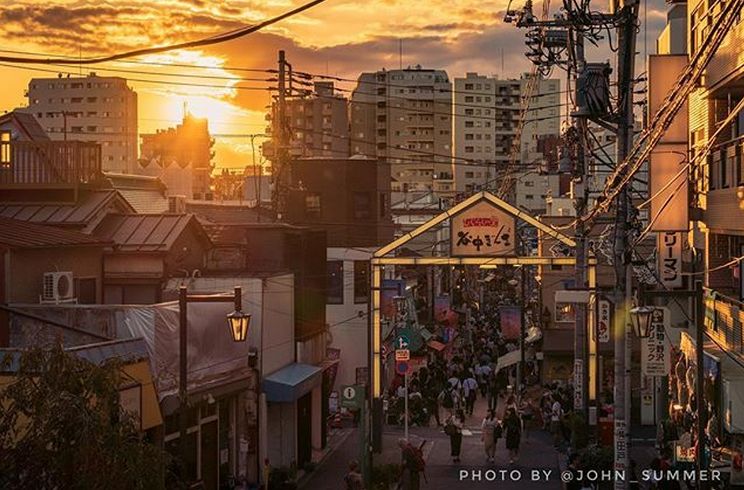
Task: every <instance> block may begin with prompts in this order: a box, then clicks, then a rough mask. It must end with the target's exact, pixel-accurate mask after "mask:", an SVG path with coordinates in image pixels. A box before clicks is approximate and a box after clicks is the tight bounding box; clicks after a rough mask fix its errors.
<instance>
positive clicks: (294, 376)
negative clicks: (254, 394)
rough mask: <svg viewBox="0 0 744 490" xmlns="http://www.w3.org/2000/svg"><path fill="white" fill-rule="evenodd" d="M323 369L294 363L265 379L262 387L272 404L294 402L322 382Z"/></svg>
mask: <svg viewBox="0 0 744 490" xmlns="http://www.w3.org/2000/svg"><path fill="white" fill-rule="evenodd" d="M322 373H323V368H321V367H318V366H311V365H309V364H301V363H297V362H295V363H293V364H289V365H287V366H285V367H283V368H281V369H280V370H278V371H275V372H273V373H272V374H270V375H268V376H266V377H264V379H263V382H262V383H261V386H262V388H263V392H264V393H265V394H266V400H267V401H270V402H293V401H295V400H297V399H298V398H300V397H302V396H303V395H305V394H306V393H308V392H309V391H310V390H312V389H313V388H314V387H315V386H317V385H318V384H319V383H320V382H321V380H322Z"/></svg>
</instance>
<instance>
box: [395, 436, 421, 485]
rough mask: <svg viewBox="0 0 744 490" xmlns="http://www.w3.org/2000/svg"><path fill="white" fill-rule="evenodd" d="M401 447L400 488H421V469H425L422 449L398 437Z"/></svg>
mask: <svg viewBox="0 0 744 490" xmlns="http://www.w3.org/2000/svg"><path fill="white" fill-rule="evenodd" d="M398 447H400V456H401V464H400V469H401V472H400V484H399V486H398V488H399V489H400V490H419V488H420V487H421V475H420V474H419V473H421V471H423V464H424V463H423V458H422V456H421V454H420V453H421V451H420V450H419V449H417V448H415V447H413V446H412V445H411V444H410V443H409V442H408V441H407V440H405V439H398Z"/></svg>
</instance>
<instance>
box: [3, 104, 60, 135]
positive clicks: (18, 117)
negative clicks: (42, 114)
mask: <svg viewBox="0 0 744 490" xmlns="http://www.w3.org/2000/svg"><path fill="white" fill-rule="evenodd" d="M6 123H11V124H13V125H15V127H17V128H18V131H20V132H21V133H23V136H24V138H23V139H24V140H28V141H49V140H50V138H49V135H47V134H46V131H44V128H42V127H41V124H39V121H37V120H36V118H35V117H34V116H33V114H29V113H26V112H21V111H18V110H15V111H11V112H9V113H7V114H2V115H0V125H3V124H6Z"/></svg>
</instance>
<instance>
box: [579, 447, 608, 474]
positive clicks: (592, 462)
mask: <svg viewBox="0 0 744 490" xmlns="http://www.w3.org/2000/svg"><path fill="white" fill-rule="evenodd" d="M579 465H580V466H581V468H587V469H589V468H591V469H593V470H597V471H603V470H606V471H609V470H612V467H613V459H612V448H611V447H605V446H597V445H596V444H592V445H591V446H587V447H586V448H585V449H584V450H583V451H581V453H579Z"/></svg>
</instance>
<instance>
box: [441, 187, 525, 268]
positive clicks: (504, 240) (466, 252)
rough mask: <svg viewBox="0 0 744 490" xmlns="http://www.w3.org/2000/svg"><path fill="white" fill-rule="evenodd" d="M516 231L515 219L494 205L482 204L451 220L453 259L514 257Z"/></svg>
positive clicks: (483, 202) (484, 202)
mask: <svg viewBox="0 0 744 490" xmlns="http://www.w3.org/2000/svg"><path fill="white" fill-rule="evenodd" d="M514 229H515V219H514V216H512V215H510V214H508V213H506V212H504V211H503V210H501V209H499V208H498V207H496V206H495V205H493V204H492V203H491V202H488V201H481V202H479V203H478V204H475V205H473V206H471V207H469V208H467V209H465V210H464V211H462V212H460V213H458V214H456V215H455V216H453V217H452V218H451V221H450V248H451V250H450V251H451V255H452V256H453V257H483V256H511V255H514V254H515V243H514Z"/></svg>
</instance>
